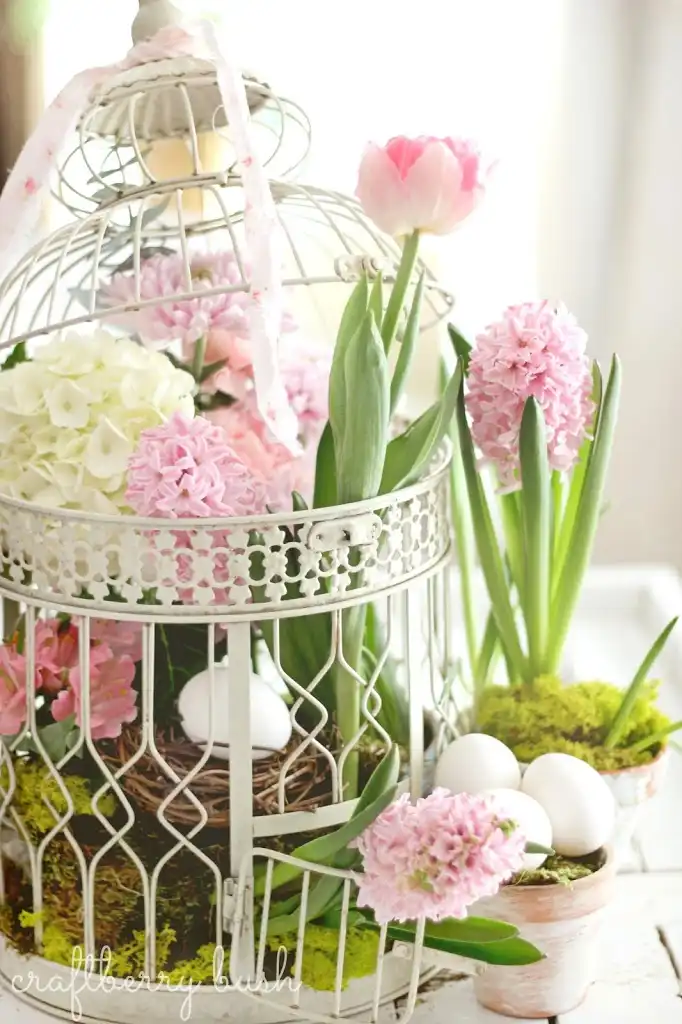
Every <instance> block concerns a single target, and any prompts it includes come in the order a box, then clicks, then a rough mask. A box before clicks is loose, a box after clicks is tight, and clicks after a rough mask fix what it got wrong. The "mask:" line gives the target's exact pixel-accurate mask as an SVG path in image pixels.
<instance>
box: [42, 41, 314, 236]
mask: <svg viewBox="0 0 682 1024" xmlns="http://www.w3.org/2000/svg"><path fill="white" fill-rule="evenodd" d="M151 56H153V53H152V54H151ZM243 78H244V85H245V91H246V99H247V104H248V109H249V113H250V115H251V132H252V137H253V142H254V146H255V149H256V151H257V154H258V158H259V160H260V162H261V164H262V165H263V166H265V167H267V168H268V172H269V173H270V174H271V175H273V176H274V177H280V178H287V177H289V176H292V175H295V174H296V172H297V171H299V170H300V168H301V167H302V166H303V164H304V161H305V159H306V157H307V155H308V152H309V149H310V140H311V128H310V122H309V120H308V117H307V115H306V113H305V111H304V110H303V109H302V107H300V106H299V104H298V103H296V102H294V101H293V100H291V99H289V98H287V97H283V96H280V95H279V94H278V93H277V92H276V91H275V89H274V88H273V87H272V86H270V85H269V84H267V83H266V82H264V81H263V80H261V79H260V78H258V77H257V76H255V75H253V74H250V73H248V72H243ZM235 163H236V154H235V151H234V146H233V143H232V140H231V135H230V127H229V125H228V119H227V115H226V113H225V109H224V107H223V104H222V101H221V98H220V89H219V86H218V81H217V74H216V69H215V66H214V64H212V63H211V62H210V61H208V60H203V59H200V58H198V57H190V56H183V57H172V58H167V59H162V60H155V59H152V60H149V61H148V62H146V63H143V64H139V65H136V66H135V67H132V68H128V69H126V70H122V71H120V72H119V73H118V74H116V75H115V76H113V77H112V78H108V79H107V80H106V82H104V83H102V84H101V85H100V86H99V87H96V88H95V89H94V90H93V93H92V95H91V98H90V102H89V103H88V105H87V107H86V109H85V110H84V112H83V114H82V116H81V118H80V121H79V124H78V129H77V135H76V137H75V138H74V140H73V143H72V145H71V147H70V149H69V150H68V151H67V155H66V157H65V158H64V159H63V160H62V161H61V162H60V165H59V167H58V169H57V179H56V185H55V189H54V194H55V196H56V198H57V199H58V200H59V202H60V203H61V204H62V205H63V206H65V207H66V208H67V210H68V211H69V212H70V213H71V214H72V215H73V216H75V217H83V216H87V215H89V214H90V213H93V212H95V211H96V210H97V208H98V206H99V205H100V204H101V203H103V202H110V201H111V200H112V199H114V198H116V197H120V196H122V195H125V194H126V193H128V192H129V191H130V190H131V189H136V188H140V187H146V186H148V185H151V184H154V183H159V182H164V181H168V180H171V179H176V178H178V177H183V178H184V177H193V176H198V175H201V174H202V173H204V172H211V171H213V172H216V171H225V170H229V169H230V168H231V167H232V166H233V165H234V164H235Z"/></svg>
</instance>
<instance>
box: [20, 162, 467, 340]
mask: <svg viewBox="0 0 682 1024" xmlns="http://www.w3.org/2000/svg"><path fill="white" fill-rule="evenodd" d="M197 189H198V190H200V192H201V195H202V207H203V216H200V217H194V218H192V217H191V216H188V215H187V213H186V210H185V207H184V202H183V200H184V199H185V197H186V196H187V195H188V194H189V193H191V192H195V191H196V190H197ZM270 189H271V192H272V196H273V199H274V202H275V211H276V217H277V220H278V222H279V225H280V226H281V228H282V238H283V241H284V245H283V252H282V266H281V275H282V282H283V287H284V291H285V302H286V304H287V305H288V306H289V307H290V310H291V312H292V313H293V314H294V315H295V316H298V317H301V318H302V321H303V322H304V323H305V324H306V325H307V326H310V325H311V323H312V324H315V323H317V324H318V328H317V329H318V330H319V329H320V327H319V323H320V316H319V315H318V314H320V311H326V315H327V316H328V317H331V321H330V322H331V323H334V322H338V320H337V319H335V317H336V314H337V313H338V311H339V310H340V309H341V308H342V306H343V304H344V302H345V300H346V299H347V297H348V292H349V289H350V287H351V284H352V282H354V281H356V280H357V279H358V277H359V275H360V274H361V273H362V272H363V271H365V270H367V271H369V273H370V274H376V273H378V272H383V273H384V275H385V277H386V278H387V279H390V278H391V276H392V275H393V274H394V273H395V269H396V267H397V262H398V259H399V247H398V245H397V244H396V242H395V241H394V240H393V239H390V238H388V237H386V236H384V235H382V234H381V232H379V231H378V230H377V228H376V227H375V226H374V225H373V223H372V222H371V221H370V220H369V219H368V218H367V217H366V216H365V215H364V213H363V212H362V209H361V207H360V206H359V204H358V203H357V202H356V201H355V200H354V199H353V198H350V197H348V196H346V195H343V194H341V193H339V192H333V191H329V190H326V189H323V188H318V187H314V186H304V185H299V184H296V183H291V182H285V181H272V182H270ZM244 209H245V198H244V189H243V182H242V179H241V177H240V176H239V175H238V174H234V173H230V172H225V173H217V174H202V175H197V176H195V177H191V178H187V179H184V180H182V181H172V182H157V183H154V184H149V185H147V186H146V187H144V188H140V189H136V190H134V192H133V191H131V192H130V194H128V195H124V196H122V197H119V196H114V197H113V198H112V199H111V201H109V202H106V201H105V202H101V203H100V205H99V207H98V208H97V210H96V211H95V212H94V213H92V214H90V215H89V216H87V217H86V218H84V219H82V220H79V221H77V222H76V223H70V224H68V225H66V226H63V227H61V228H59V229H58V230H57V231H55V232H54V233H52V234H51V235H50V236H49V237H48V238H46V239H45V240H44V241H41V242H40V243H39V244H37V245H35V246H34V247H33V248H32V249H31V250H30V251H29V252H28V253H27V254H26V255H24V256H23V257H22V259H20V260H19V261H18V263H17V264H16V265H15V267H14V269H13V270H12V271H11V272H10V274H9V275H8V276H7V277H6V279H5V280H4V281H3V282H2V284H0V348H3V349H4V348H8V347H10V346H13V345H15V344H17V343H18V342H20V341H25V340H27V339H31V338H34V337H37V336H40V335H44V334H48V333H52V332H56V331H60V330H62V329H64V328H66V327H75V326H77V325H80V324H85V323H87V322H105V323H106V322H109V323H113V322H115V321H118V322H119V323H123V322H124V319H125V317H126V315H127V314H130V313H132V312H135V311H137V310H140V309H147V310H149V311H150V313H152V314H153V313H154V311H160V312H161V313H162V312H164V311H166V310H173V309H177V306H178V304H179V303H183V302H191V301H192V300H193V299H201V300H208V299H211V298H214V299H217V298H218V297H220V296H225V295H232V296H235V297H237V296H245V295H247V294H248V293H249V292H250V290H251V283H252V282H251V277H250V268H249V263H248V255H247V252H246V248H245V240H244V231H243V226H244V223H243V222H244ZM124 221H125V226H123V222H124ZM220 254H229V256H230V259H231V260H232V261H233V266H234V273H233V274H232V276H231V279H230V280H229V281H226V280H225V279H224V278H221V279H220V280H218V278H215V279H214V278H213V277H212V276H211V274H212V271H211V269H210V267H211V257H218V256H219V255H220ZM164 258H166V259H172V260H174V261H176V263H178V269H177V272H176V270H174V272H173V274H171V275H167V276H164V277H163V278H162V279H158V280H157V281H156V285H157V286H158V287H156V286H155V285H154V284H152V285H150V284H149V281H148V278H147V277H146V274H145V271H146V269H147V268H149V261H150V260H153V259H156V260H157V261H158V260H159V259H164ZM206 259H208V263H207V262H206ZM178 261H179V262H178ZM202 261H204V262H203V263H202ZM202 268H203V269H202ZM416 272H417V273H421V272H423V273H424V275H425V315H424V319H423V326H424V329H427V328H428V327H430V326H433V324H435V323H437V322H438V321H439V320H441V319H442V318H443V317H445V316H446V315H447V313H448V311H449V310H450V308H451V306H452V301H453V300H452V297H451V296H450V294H449V293H448V292H447V290H446V289H444V288H443V287H442V286H441V285H440V284H439V283H438V281H437V279H436V278H435V276H434V275H433V273H431V272H430V271H429V270H428V268H427V267H425V266H424V265H423V264H419V265H418V267H417V271H416ZM112 275H117V276H118V279H119V281H121V282H122V281H123V276H122V275H124V277H125V287H122V288H118V289H114V290H113V291H112V290H108V291H107V289H106V287H105V282H107V281H108V280H110V279H111V277H112ZM168 340H169V341H170V340H172V338H171V337H169V339H168ZM328 340H330V341H331V340H332V339H331V338H329V339H328Z"/></svg>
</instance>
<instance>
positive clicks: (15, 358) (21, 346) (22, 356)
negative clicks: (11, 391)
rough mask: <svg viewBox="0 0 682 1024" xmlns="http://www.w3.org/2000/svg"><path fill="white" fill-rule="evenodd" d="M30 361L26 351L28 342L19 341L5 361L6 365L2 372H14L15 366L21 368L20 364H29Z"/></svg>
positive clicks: (4, 364) (1, 368)
mask: <svg viewBox="0 0 682 1024" xmlns="http://www.w3.org/2000/svg"><path fill="white" fill-rule="evenodd" d="M28 361H29V355H28V352H27V351H26V342H25V341H19V342H17V344H16V345H15V346H14V348H13V349H12V351H11V352H10V354H9V355H8V356H7V359H5V361H4V363H3V364H2V366H1V367H0V371H1V370H12V369H13V368H14V367H15V366H19V364H20V363H27V362H28Z"/></svg>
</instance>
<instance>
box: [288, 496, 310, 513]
mask: <svg viewBox="0 0 682 1024" xmlns="http://www.w3.org/2000/svg"><path fill="white" fill-rule="evenodd" d="M291 507H292V509H293V510H294V512H307V511H308V504H307V502H306V500H305V498H304V497H303V495H302V494H299V493H298V491H292V492H291Z"/></svg>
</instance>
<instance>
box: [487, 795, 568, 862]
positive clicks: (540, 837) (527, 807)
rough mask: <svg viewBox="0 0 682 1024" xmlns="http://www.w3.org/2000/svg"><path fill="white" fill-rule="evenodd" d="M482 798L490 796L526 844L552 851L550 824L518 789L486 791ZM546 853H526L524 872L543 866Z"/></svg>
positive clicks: (539, 809)
mask: <svg viewBox="0 0 682 1024" xmlns="http://www.w3.org/2000/svg"><path fill="white" fill-rule="evenodd" d="M481 795H482V796H492V797H494V798H495V802H496V803H497V805H498V807H499V808H500V810H501V811H502V812H504V814H508V815H509V817H510V819H511V820H512V821H514V822H515V823H516V824H517V825H518V828H519V831H520V832H521V833H522V834H523V836H524V838H525V840H526V842H527V843H538V844H539V845H540V846H547V847H549V848H550V849H554V844H553V842H552V823H551V821H550V820H549V817H548V815H547V812H546V811H545V810H544V808H543V807H541V806H540V804H539V803H538V802H537V800H533V798H532V797H531V796H528V794H527V793H522V792H521V790H520V789H487V790H485V791H484V793H483V794H481ZM546 859H547V854H546V853H526V854H524V857H523V867H524V868H525V870H526V871H534V870H535V869H536V868H539V867H541V866H542V864H544V862H545V861H546Z"/></svg>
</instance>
